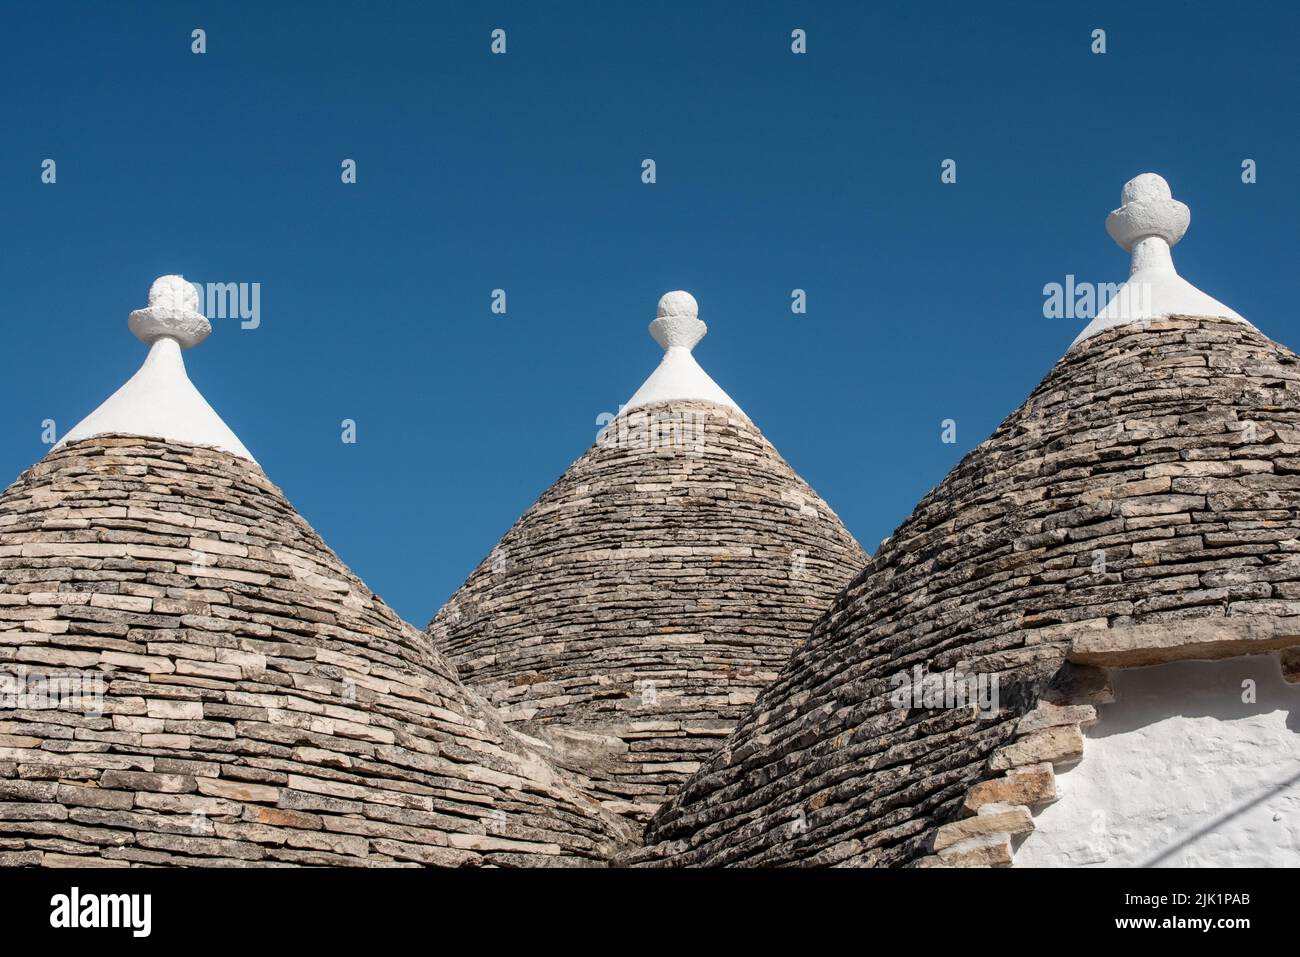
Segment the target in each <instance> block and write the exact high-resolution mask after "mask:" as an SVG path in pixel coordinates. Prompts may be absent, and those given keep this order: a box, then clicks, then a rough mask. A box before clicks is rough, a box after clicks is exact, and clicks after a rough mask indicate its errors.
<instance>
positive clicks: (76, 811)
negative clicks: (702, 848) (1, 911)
mask: <svg viewBox="0 0 1300 957" xmlns="http://www.w3.org/2000/svg"><path fill="white" fill-rule="evenodd" d="M0 672H3V673H4V674H5V675H6V676H8V677H9V679H10V683H9V684H8V690H9V691H11V692H12V691H13V687H14V686H13V684H12V681H13V679H14V678H15V677H17V676H21V677H22V678H23V679H24V680H26V681H28V682H29V686H30V679H33V678H35V676H36V675H47V676H48V675H58V674H64V675H80V676H85V675H91V674H93V675H102V680H103V688H104V696H103V700H102V706H101V707H100V708H96V709H86V710H83V711H81V712H76V711H70V710H67V709H64V708H56V709H50V710H45V709H41V708H31V709H28V708H24V707H22V703H21V702H20V704H19V707H18V708H17V709H15V710H6V711H4V712H0V865H14V864H44V865H70V864H71V865H105V866H114V865H117V866H129V865H158V864H165V865H377V866H382V865H390V866H391V865H416V864H424V865H440V866H462V865H480V864H492V865H511V866H514V865H521V866H522V865H535V864H575V863H578V864H580V863H596V862H600V861H603V860H605V859H606V858H607V857H608V856H609V854H610V853H611V851H612V850H613V849H614V848H616V847H617V846H618V845H619V843H620V842H623V841H626V840H628V839H629V838H630V833H629V831H628V828H627V826H626V825H625V824H624V823H623V822H622V821H620V820H618V819H617V818H615V817H613V816H612V815H609V814H607V813H606V812H603V811H602V809H601V808H600V807H599V806H598V804H597V803H596V802H595V801H594V800H593V799H592V798H590V797H589V796H587V795H585V794H583V793H582V792H581V791H580V790H579V789H578V788H577V787H575V786H573V785H572V783H571V782H569V781H568V780H567V779H566V778H565V776H564V775H562V774H560V773H557V772H556V771H555V770H554V769H552V768H550V767H549V766H548V765H547V764H546V762H545V761H544V760H542V759H540V758H539V757H537V755H536V754H535V753H534V752H533V750H532V748H531V747H530V746H529V745H528V744H527V743H526V742H523V741H521V740H520V739H519V738H518V737H517V736H516V735H515V734H514V733H512V732H511V731H509V730H507V729H506V728H505V726H504V725H503V724H502V722H501V721H500V720H499V719H498V718H497V717H496V716H495V715H494V714H493V713H492V710H491V708H490V707H488V706H487V705H486V704H485V703H484V702H483V701H482V700H481V699H480V698H479V697H478V696H477V695H475V694H473V693H472V692H470V691H468V690H466V689H465V688H464V687H463V686H462V685H461V684H460V683H459V682H458V681H457V680H456V677H455V673H454V670H453V669H452V668H451V667H450V666H449V665H448V664H447V663H446V662H445V661H444V660H443V659H442V658H440V657H439V656H438V655H437V654H434V653H431V652H430V651H429V649H428V648H427V642H426V641H425V640H424V639H423V637H422V636H421V635H420V633H419V632H418V631H417V630H416V629H414V628H412V627H411V626H410V625H407V624H405V623H404V622H402V621H401V620H400V619H399V618H398V617H397V615H395V614H394V613H393V612H392V611H391V610H390V609H389V608H388V607H387V606H386V605H384V603H383V602H382V601H381V600H380V599H378V598H376V597H375V596H374V595H372V594H371V593H370V591H369V590H368V589H367V588H366V587H365V585H364V584H362V583H361V582H360V581H359V580H358V579H357V578H356V577H355V576H354V575H353V574H352V573H351V572H350V571H348V569H347V568H346V567H344V565H343V564H342V563H341V562H340V561H339V560H338V558H337V557H336V556H335V555H334V554H333V552H331V551H330V550H329V549H328V548H327V547H326V546H325V544H324V543H323V542H322V541H321V540H320V538H319V537H318V536H317V535H316V533H315V532H314V531H313V530H312V529H311V527H310V526H309V525H308V524H307V522H306V521H305V520H303V519H302V518H301V517H300V516H299V515H298V514H297V513H296V512H295V511H294V510H293V508H292V507H291V506H290V505H289V503H288V502H287V501H286V500H285V498H284V496H283V495H282V494H281V492H280V491H279V489H277V488H276V487H275V486H274V485H273V484H272V483H271V482H270V481H269V480H268V479H267V478H266V476H265V475H264V474H263V472H262V471H261V469H260V468H258V467H257V466H256V465H255V464H253V463H252V462H251V461H250V460H249V459H247V458H245V457H241V456H237V455H234V454H231V453H230V452H226V451H219V450H216V449H212V448H202V447H198V446H195V445H191V444H187V443H183V442H177V441H168V440H165V439H151V438H141V437H138V436H99V437H93V438H87V439H82V440H78V441H72V442H68V443H67V444H65V445H63V446H61V447H60V448H58V449H56V450H55V451H53V452H52V453H51V454H50V455H49V456H48V457H47V458H46V459H44V460H43V461H42V462H40V463H38V464H37V465H35V466H34V467H32V468H31V469H30V470H29V471H27V472H26V473H25V474H24V475H22V476H21V477H20V478H19V479H18V480H17V482H15V483H14V484H13V485H12V486H11V487H10V488H9V489H8V490H7V491H6V492H5V493H4V495H3V497H0ZM0 690H5V689H0ZM26 703H27V704H32V703H33V702H31V701H28V702H26ZM99 710H102V713H99V714H96V713H94V712H95V711H99Z"/></svg>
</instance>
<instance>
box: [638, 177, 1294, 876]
mask: <svg viewBox="0 0 1300 957" xmlns="http://www.w3.org/2000/svg"><path fill="white" fill-rule="evenodd" d="M1124 203H1125V205H1124V206H1123V207H1121V209H1120V210H1117V211H1116V213H1113V214H1112V217H1111V223H1110V225H1111V233H1112V235H1113V236H1115V238H1116V239H1117V241H1119V242H1120V243H1121V245H1124V246H1125V248H1128V249H1130V250H1131V251H1132V252H1133V258H1134V275H1133V277H1132V278H1131V279H1130V283H1132V284H1133V285H1134V286H1145V288H1140V289H1131V290H1130V292H1131V293H1134V298H1133V299H1132V300H1130V302H1129V303H1128V304H1126V303H1123V302H1120V303H1117V304H1116V305H1115V308H1114V309H1113V310H1107V312H1105V313H1104V314H1103V316H1104V319H1100V320H1099V321H1095V322H1094V323H1093V324H1092V325H1090V326H1089V327H1088V329H1087V330H1085V333H1084V335H1082V336H1081V337H1080V338H1079V340H1078V341H1077V342H1076V344H1075V345H1074V346H1072V347H1071V349H1070V350H1069V351H1068V352H1067V353H1066V354H1065V356H1064V357H1063V358H1062V359H1061V360H1060V361H1059V362H1058V363H1057V364H1056V366H1055V367H1054V368H1053V369H1052V370H1051V372H1050V373H1048V375H1047V377H1046V378H1045V379H1044V380H1043V381H1042V383H1041V384H1040V385H1039V386H1038V387H1037V388H1036V389H1035V390H1034V391H1033V393H1032V394H1031V395H1030V397H1029V399H1028V400H1027V401H1026V402H1025V404H1024V405H1022V406H1021V407H1020V408H1019V409H1017V410H1016V411H1015V412H1014V413H1013V414H1012V415H1011V416H1010V417H1008V418H1007V419H1006V420H1005V421H1004V422H1003V423H1002V424H1001V425H1000V426H999V427H998V428H997V430H996V431H995V432H994V433H993V435H992V436H991V437H990V438H989V439H988V440H986V441H985V442H984V443H982V444H981V445H980V446H978V447H977V448H976V449H974V450H973V451H972V452H970V453H969V454H968V455H967V456H966V457H965V458H964V459H963V460H962V461H961V462H960V463H959V464H958V465H957V466H956V467H955V468H954V469H953V470H952V471H951V472H950V473H949V474H948V476H947V477H946V478H945V479H944V480H943V481H942V482H941V483H940V484H939V486H938V487H937V488H935V489H934V490H933V491H931V492H930V493H929V494H928V495H926V496H925V498H924V499H922V500H921V502H920V504H919V505H917V507H916V509H915V510H914V511H913V512H912V514H911V516H910V517H909V518H908V519H907V520H906V521H905V522H903V524H902V525H900V526H899V528H898V529H897V531H895V533H894V534H893V536H892V537H891V538H889V539H888V540H887V542H886V543H885V544H883V545H882V547H881V549H880V550H879V551H878V552H877V554H876V555H875V557H874V558H873V559H872V561H871V563H870V565H869V566H868V567H867V568H866V569H865V570H864V571H863V572H862V574H860V575H859V576H858V577H857V578H856V579H855V580H854V581H853V582H852V584H851V585H849V587H848V588H846V589H845V590H844V591H843V592H842V593H841V594H840V595H839V597H838V598H837V599H836V600H835V602H834V603H833V605H832V606H831V608H830V609H829V611H828V612H827V613H826V614H825V616H823V617H822V618H821V620H820V621H818V622H817V623H816V625H815V627H814V628H813V629H812V632H811V637H810V638H809V640H808V641H807V643H805V644H804V645H802V646H801V647H800V648H799V649H798V650H797V651H796V652H795V653H794V656H793V657H792V659H791V660H790V662H789V663H788V664H787V665H786V666H785V668H784V669H783V670H782V672H781V675H780V677H779V678H778V680H777V681H776V682H775V683H773V684H772V685H770V686H769V687H768V688H767V689H766V690H765V691H764V692H763V693H762V694H761V695H760V697H759V700H758V702H757V703H756V704H755V706H754V707H753V708H752V709H751V710H750V711H749V713H748V714H747V715H746V716H745V718H744V719H743V720H742V721H741V722H740V723H739V725H738V726H737V728H736V730H735V731H734V732H733V733H732V734H731V735H730V736H729V737H728V739H727V740H726V742H725V744H724V745H723V747H722V748H721V749H720V750H719V751H718V752H717V753H716V754H715V755H714V756H713V757H712V758H711V759H710V760H709V761H708V763H707V765H706V766H705V767H704V768H703V769H701V770H700V771H699V772H698V773H697V774H695V775H694V776H693V777H692V778H691V780H690V781H688V782H687V783H686V784H685V785H684V786H683V787H682V788H681V790H680V792H679V793H678V794H677V795H676V796H675V797H674V798H673V799H672V800H671V801H670V802H669V803H667V804H665V805H664V806H663V807H661V808H660V810H659V812H658V813H657V814H656V816H655V817H654V819H653V820H652V821H651V822H650V824H649V826H648V828H647V830H646V834H645V844H646V846H645V847H644V848H643V849H640V850H636V851H632V852H630V853H629V854H628V855H627V856H626V857H625V858H624V859H623V860H624V861H626V862H632V863H637V862H639V863H648V864H659V865H675V866H684V865H782V864H805V865H807V864H845V865H865V866H899V865H909V864H927V865H930V864H1007V863H1010V861H1011V858H1010V854H1011V848H1012V846H1013V844H1012V842H1011V840H1010V838H1011V837H1013V836H1021V837H1023V836H1024V834H1025V832H1026V831H1027V830H1029V829H1031V828H1032V826H1033V823H1032V818H1031V815H1030V808H1031V807H1032V808H1036V807H1039V806H1040V805H1041V803H1042V802H1048V801H1051V800H1052V799H1054V798H1055V797H1056V794H1055V791H1054V785H1053V769H1054V768H1056V767H1066V766H1069V765H1070V764H1071V763H1072V762H1078V761H1079V758H1080V756H1081V755H1082V754H1083V737H1082V735H1081V732H1080V729H1081V727H1086V726H1087V725H1088V724H1089V723H1090V722H1091V721H1093V720H1095V718H1096V713H1095V709H1094V705H1095V704H1097V703H1101V702H1104V701H1106V700H1107V694H1108V692H1107V690H1106V682H1107V673H1106V671H1104V670H1103V669H1104V668H1110V667H1121V666H1133V665H1146V664H1156V663H1159V662H1167V661H1174V660H1177V659H1212V658H1220V657H1224V656H1228V655H1239V654H1247V653H1254V652H1259V651H1274V650H1277V649H1279V648H1283V647H1286V646H1288V645H1290V644H1294V643H1295V642H1296V641H1297V639H1298V638H1300V628H1297V627H1296V626H1295V624H1294V622H1295V621H1296V618H1295V617H1294V616H1296V615H1300V600H1297V599H1298V598H1300V474H1297V473H1300V458H1298V457H1297V456H1298V455H1300V363H1298V361H1297V357H1296V355H1295V354H1294V353H1293V352H1291V350H1289V349H1287V348H1285V347H1283V346H1280V345H1278V344H1277V343H1275V342H1272V341H1271V340H1269V339H1268V338H1266V337H1265V336H1264V335H1262V334H1261V333H1259V332H1258V331H1257V330H1256V329H1255V328H1254V327H1253V326H1251V325H1250V324H1249V323H1247V322H1246V321H1245V320H1243V319H1241V317H1240V316H1238V315H1237V314H1236V313H1235V312H1233V311H1232V310H1230V309H1228V308H1227V307H1225V306H1222V304H1220V303H1217V302H1216V301H1215V300H1212V299H1211V298H1210V297H1209V296H1206V295H1205V294H1204V293H1201V292H1200V291H1199V290H1197V289H1195V287H1193V286H1191V285H1190V284H1189V283H1187V282H1186V281H1184V280H1182V279H1181V278H1180V277H1178V276H1177V274H1176V273H1175V272H1174V269H1173V265H1172V260H1171V258H1170V255H1169V246H1170V245H1172V244H1173V243H1174V242H1177V240H1178V239H1179V238H1181V236H1182V231H1183V230H1184V229H1185V228H1186V221H1187V214H1186V207H1185V206H1182V204H1181V203H1177V202H1176V201H1174V200H1173V199H1172V197H1171V195H1170V192H1169V188H1168V185H1167V184H1165V182H1164V181H1163V180H1162V179H1160V178H1159V177H1158V176H1153V175H1151V174H1147V175H1145V176H1143V177H1139V179H1138V180H1135V181H1134V182H1132V183H1130V184H1129V185H1128V186H1127V187H1126V188H1125V192H1124ZM1131 204H1136V205H1131ZM1126 207H1127V208H1126ZM1121 291H1122V290H1121ZM1117 298H1118V297H1117ZM972 678H973V679H974V681H972V680H970V679H972ZM949 679H952V680H951V681H949ZM994 679H996V682H995V681H994ZM979 682H983V685H982V686H981V685H980V683H979ZM981 687H983V688H987V689H990V690H993V689H996V692H997V694H996V696H994V695H989V696H987V697H983V698H981V697H980V690H981ZM959 691H961V692H963V693H965V694H966V697H965V698H962V697H960V695H959V694H958V692H959ZM986 702H991V703H992V704H993V705H994V707H990V708H985V707H984V704H985V703H986ZM1192 760H1196V759H1195V758H1193V759H1192ZM1087 765H1088V762H1087V758H1086V756H1084V758H1083V761H1082V763H1081V764H1079V767H1080V768H1085V767H1087ZM1219 810H1222V809H1216V810H1215V813H1216V814H1217V813H1218V812H1219Z"/></svg>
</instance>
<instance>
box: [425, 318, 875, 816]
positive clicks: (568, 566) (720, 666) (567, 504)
mask: <svg viewBox="0 0 1300 957" xmlns="http://www.w3.org/2000/svg"><path fill="white" fill-rule="evenodd" d="M658 312H659V314H658V317H657V318H656V319H655V320H654V321H653V322H652V323H651V325H650V330H651V333H652V334H653V335H654V337H655V339H656V340H657V341H658V342H659V343H660V345H662V346H663V347H664V350H665V355H664V358H663V361H662V362H661V363H660V365H659V367H658V368H657V369H656V370H655V372H654V373H653V374H652V375H651V376H650V378H649V380H647V382H646V383H645V384H644V385H643V386H642V387H641V388H640V389H639V390H638V391H637V392H636V394H635V395H634V397H633V399H632V400H631V401H630V402H629V403H628V404H627V405H626V406H625V407H624V408H623V409H622V410H621V412H620V414H619V415H618V416H617V417H616V418H615V419H614V421H613V422H611V423H610V424H609V425H608V427H607V428H606V429H605V430H604V431H603V432H602V434H601V435H600V436H599V437H598V439H597V441H596V443H595V445H594V446H593V447H592V448H591V449H590V450H589V451H588V452H587V453H586V454H585V455H583V456H582V457H581V458H580V459H578V461H577V462H575V463H574V464H573V465H572V466H570V467H569V469H568V471H566V472H565V473H564V475H562V476H561V477H560V479H559V480H558V481H557V482H556V483H555V484H554V485H552V486H551V487H550V488H549V489H548V490H547V491H546V492H545V493H544V494H543V495H542V497H541V498H540V499H539V500H538V501H537V503H536V504H535V505H533V506H532V508H530V509H529V510H528V511H527V512H526V513H524V515H523V517H522V518H520V519H519V521H518V522H516V523H515V525H514V527H513V528H511V529H510V531H509V532H508V533H507V534H506V536H505V537H504V538H503V539H502V540H501V542H500V544H499V545H498V546H497V548H496V549H494V550H493V552H492V553H491V554H489V555H488V556H487V558H485V559H484V560H483V562H482V564H480V565H479V567H478V568H477V569H476V570H475V571H474V573H473V574H472V575H470V577H469V579H468V581H466V582H465V584H464V585H463V586H461V588H460V589H459V590H458V591H457V592H456V594H455V595H453V596H452V598H451V599H450V600H449V601H448V602H447V604H446V606H445V607H444V608H443V609H442V610H441V611H440V612H439V613H438V615H437V616H436V618H435V619H434V620H433V622H432V623H431V624H430V626H429V631H430V634H431V635H432V636H433V638H434V640H435V642H436V644H437V646H438V647H439V648H440V649H443V650H445V651H446V653H447V654H448V656H449V657H450V658H451V659H452V661H453V662H454V663H455V665H456V667H457V669H458V670H459V673H460V675H461V677H462V679H463V680H464V681H465V682H466V683H467V684H469V685H470V686H471V687H474V688H476V689H478V690H480V691H481V692H483V693H484V694H485V695H486V696H487V697H488V699H489V700H490V701H491V702H492V703H493V704H494V705H496V706H497V708H498V709H499V711H500V713H501V714H502V716H503V717H504V718H505V719H506V720H507V721H509V722H511V723H512V724H513V725H514V726H515V727H517V728H519V729H521V730H522V731H524V732H525V733H527V734H528V735H530V736H532V737H534V738H536V739H538V740H539V741H541V742H544V743H545V745H546V746H547V747H548V750H547V751H546V752H545V753H547V754H549V755H551V756H552V759H553V760H554V761H555V762H556V763H558V764H560V765H562V766H564V767H566V768H570V769H573V770H576V771H578V772H580V773H581V774H582V775H583V776H584V777H585V778H586V779H587V780H589V782H590V786H591V787H592V788H593V789H594V790H595V791H597V792H598V793H599V794H600V796H601V797H602V799H603V800H604V802H605V803H606V806H607V807H609V808H610V809H613V810H616V811H618V812H620V813H623V814H627V815H630V816H632V817H633V818H637V819H645V818H646V817H648V816H649V813H650V812H651V811H653V809H654V808H655V807H656V806H657V805H658V804H659V803H660V802H661V801H663V800H664V798H665V797H666V796H667V795H668V794H670V793H671V792H672V791H673V789H674V788H675V787H676V786H677V785H678V784H679V783H680V782H681V781H683V780H684V779H685V778H686V776H687V775H688V774H690V772H692V771H693V770H695V769H696V768H697V767H698V766H699V764H700V762H701V761H703V760H704V758H705V757H707V755H708V754H709V753H710V752H711V751H712V750H713V749H714V748H716V747H717V746H718V744H719V743H720V742H721V739H722V737H723V736H725V735H726V733H727V732H728V731H729V730H730V729H731V727H732V726H733V725H734V723H735V722H736V720H737V719H738V718H739V717H740V716H741V714H743V713H744V710H745V709H746V708H747V707H748V706H749V705H750V704H751V703H752V702H753V701H754V699H755V696H756V695H757V693H758V691H759V690H760V689H761V688H762V687H763V686H764V685H766V684H767V683H768V682H769V681H771V680H772V679H773V678H775V677H776V673H777V671H778V670H779V669H780V667H781V665H782V664H783V663H784V662H785V660H786V659H787V658H788V657H789V656H790V653H791V652H792V651H793V650H794V648H795V647H796V646H797V645H798V644H799V642H800V641H801V640H802V639H803V638H804V636H805V635H806V634H807V628H808V626H809V625H810V624H811V623H812V621H813V620H814V619H816V617H817V616H818V615H819V614H820V613H821V612H822V611H823V610H824V609H825V608H826V606H827V604H828V603H829V602H830V600H831V598H832V597H833V596H834V595H835V593H836V592H837V591H839V589H840V588H841V587H842V586H843V585H844V584H845V583H846V582H847V581H848V580H849V579H850V578H851V577H852V575H853V574H854V573H855V572H856V571H858V570H859V569H860V568H861V567H862V566H863V565H864V564H865V562H866V556H865V555H864V554H863V552H862V550H861V549H860V548H859V546H858V544H857V543H856V542H855V541H854V540H853V538H852V536H850V535H849V533H848V532H847V531H846V530H845V529H844V527H843V525H842V524H841V523H840V521H839V519H838V518H837V517H836V515H835V513H834V512H832V511H831V509H830V508H829V507H828V506H827V505H826V503H825V502H823V501H822V500H821V498H819V497H818V495H817V493H816V492H814V491H813V490H812V489H811V488H809V487H808V485H807V484H806V483H805V482H804V481H803V480H802V479H800V478H799V476H798V475H796V474H795V473H794V471H793V470H792V469H791V468H790V466H789V465H788V464H786V462H785V460H784V459H782V458H781V456H780V455H779V454H778V453H777V451H776V449H774V448H773V447H772V445H771V443H769V442H768V441H767V440H766V439H765V438H764V437H763V435H762V433H761V432H759V430H758V429H757V428H756V427H755V426H754V424H753V423H752V422H751V421H750V420H749V419H748V418H747V417H746V416H745V414H744V413H742V412H741V411H740V409H739V408H738V407H737V405H736V403H735V402H734V401H733V400H732V399H731V398H730V397H729V396H728V395H727V394H726V393H725V392H723V391H722V389H721V388H720V387H719V386H718V385H717V384H716V383H715V382H714V381H713V380H712V379H711V378H710V377H709V376H708V374H707V373H705V372H704V370H703V369H702V368H700V366H699V364H698V363H697V362H696V360H695V359H694V357H693V356H692V354H691V349H692V348H693V347H694V346H695V344H696V343H697V342H698V341H699V340H700V338H701V337H702V336H703V335H704V333H705V331H706V330H705V325H704V323H703V322H702V321H701V320H700V319H699V318H698V315H697V307H696V304H695V300H694V298H692V297H691V296H690V295H689V294H688V293H684V292H673V293H669V294H668V295H666V296H664V297H663V299H662V300H661V301H660V303H659V310H658Z"/></svg>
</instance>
